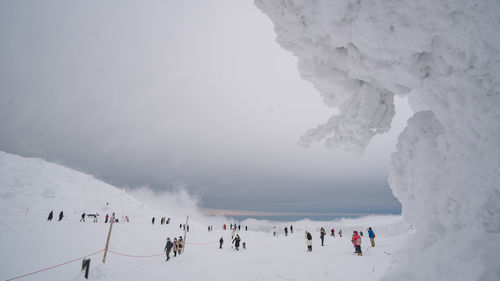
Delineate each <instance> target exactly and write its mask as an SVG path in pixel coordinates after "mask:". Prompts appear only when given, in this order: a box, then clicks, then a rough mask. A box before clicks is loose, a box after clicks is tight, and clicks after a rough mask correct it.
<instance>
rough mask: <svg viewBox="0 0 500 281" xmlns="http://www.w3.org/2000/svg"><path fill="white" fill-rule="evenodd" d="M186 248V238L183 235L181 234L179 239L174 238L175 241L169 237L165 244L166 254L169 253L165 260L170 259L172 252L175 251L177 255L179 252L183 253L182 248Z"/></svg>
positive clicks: (175, 255)
mask: <svg viewBox="0 0 500 281" xmlns="http://www.w3.org/2000/svg"><path fill="white" fill-rule="evenodd" d="M183 249H184V240H182V236H179V239H177V238H174V242H172V241H170V237H167V244H166V245H165V254H166V255H167V259H166V260H165V261H169V260H170V252H171V251H173V252H174V257H177V254H179V255H180V254H182V250H183Z"/></svg>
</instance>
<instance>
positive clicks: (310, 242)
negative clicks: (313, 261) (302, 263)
mask: <svg viewBox="0 0 500 281" xmlns="http://www.w3.org/2000/svg"><path fill="white" fill-rule="evenodd" d="M306 245H307V251H308V252H312V250H313V246H312V245H313V238H312V235H311V233H309V232H308V231H307V230H306Z"/></svg>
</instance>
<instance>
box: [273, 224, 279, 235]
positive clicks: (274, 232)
mask: <svg viewBox="0 0 500 281" xmlns="http://www.w3.org/2000/svg"><path fill="white" fill-rule="evenodd" d="M277 234H278V232H277V231H276V226H273V236H277Z"/></svg>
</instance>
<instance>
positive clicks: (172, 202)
mask: <svg viewBox="0 0 500 281" xmlns="http://www.w3.org/2000/svg"><path fill="white" fill-rule="evenodd" d="M0 187H1V188H0V199H1V202H2V209H3V210H6V211H8V213H9V214H11V216H7V217H6V218H5V219H4V220H0V224H1V226H2V228H1V230H6V229H8V228H10V227H12V226H13V225H14V224H13V222H12V220H15V216H16V215H21V217H24V216H27V215H30V216H37V217H39V218H40V220H45V219H46V217H47V215H48V213H49V212H50V211H51V210H53V211H54V218H57V217H58V215H59V212H60V211H61V210H64V214H65V216H75V215H76V216H80V215H81V214H82V213H84V212H85V213H87V214H93V213H98V214H99V215H100V221H102V220H103V219H104V217H105V216H106V214H109V215H110V216H111V214H112V212H115V213H116V217H117V218H118V219H121V220H123V219H124V217H125V216H128V217H129V219H130V220H131V221H136V222H149V221H150V220H151V218H152V217H153V216H156V217H161V216H170V217H176V218H178V219H179V220H180V221H185V219H186V215H190V216H191V217H195V218H201V217H204V216H203V215H202V213H201V210H200V209H199V208H198V201H197V200H196V199H195V198H193V197H192V196H190V195H189V194H188V193H187V192H186V191H185V189H182V188H178V189H177V190H176V191H174V192H163V193H155V192H153V191H152V190H150V189H148V188H146V187H143V188H139V189H136V190H133V191H125V190H123V189H119V188H116V187H114V186H112V185H109V184H106V183H104V182H102V181H100V180H97V179H95V178H94V177H92V176H90V175H87V174H84V173H81V172H78V171H75V170H72V169H69V168H66V167H64V166H61V165H57V164H54V163H50V162H47V161H44V160H42V159H36V158H24V157H20V156H17V155H13V154H8V153H5V152H2V151H0Z"/></svg>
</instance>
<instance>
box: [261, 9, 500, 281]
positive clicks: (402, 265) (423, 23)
mask: <svg viewBox="0 0 500 281" xmlns="http://www.w3.org/2000/svg"><path fill="white" fill-rule="evenodd" d="M255 4H256V5H257V6H258V7H259V8H260V9H261V10H262V11H263V12H264V13H265V14H267V15H268V16H269V18H270V19H271V20H272V21H273V23H274V26H275V31H276V34H277V41H278V43H279V44H280V45H281V46H282V47H283V48H284V49H286V50H288V51H290V52H292V53H293V54H294V55H295V56H297V57H298V68H299V72H300V73H301V75H302V77H303V78H304V79H306V80H309V81H311V82H312V83H313V85H314V86H315V87H316V88H317V89H318V91H319V92H320V93H321V96H322V97H323V99H324V101H325V103H326V104H327V105H328V106H331V107H336V108H338V113H337V114H336V115H334V116H332V117H331V118H330V120H328V121H327V122H326V123H325V124H322V125H319V126H318V127H317V128H315V129H311V130H310V131H308V132H307V133H306V134H305V135H304V136H303V137H302V141H303V142H304V144H306V145H307V144H308V143H310V142H312V141H317V140H323V139H326V144H327V145H328V146H331V147H339V146H343V147H345V148H346V149H348V150H353V151H356V152H362V151H363V150H364V149H365V148H366V146H367V144H368V143H369V141H370V139H371V138H373V136H374V135H375V134H377V133H383V132H386V131H387V130H388V129H389V127H390V123H391V120H392V117H393V116H394V104H393V97H394V95H403V96H404V95H407V96H408V97H409V100H410V102H411V105H412V108H413V109H414V111H415V114H414V116H413V117H412V118H411V119H410V120H408V125H407V128H406V129H405V130H404V132H403V133H402V134H401V135H400V137H399V139H398V144H397V151H396V152H395V153H394V154H393V155H392V160H391V165H390V174H389V183H390V186H391V188H392V190H393V193H394V195H395V196H396V197H397V198H398V199H399V201H400V202H401V204H402V207H403V215H404V216H405V218H406V219H407V220H408V221H409V222H410V223H412V224H413V225H414V226H415V227H416V229H417V230H418V234H417V235H415V237H414V238H413V239H414V241H413V243H410V244H409V245H410V246H409V247H408V248H406V249H405V250H403V251H402V252H401V256H400V258H399V262H398V264H397V265H395V266H394V267H393V269H392V270H391V271H389V272H388V274H387V275H386V276H385V277H384V280H454V281H456V280H500V258H498V253H499V250H500V203H499V202H500V149H499V147H500V1H498V0H484V1H483V0H471V1H460V0H443V1H432V0H417V1H414V0H403V1H387V0H375V1H359V0H338V1H328V0H315V1H312V0H310V1H309V0H282V1H265V0H256V1H255ZM423 269H425V270H423Z"/></svg>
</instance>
